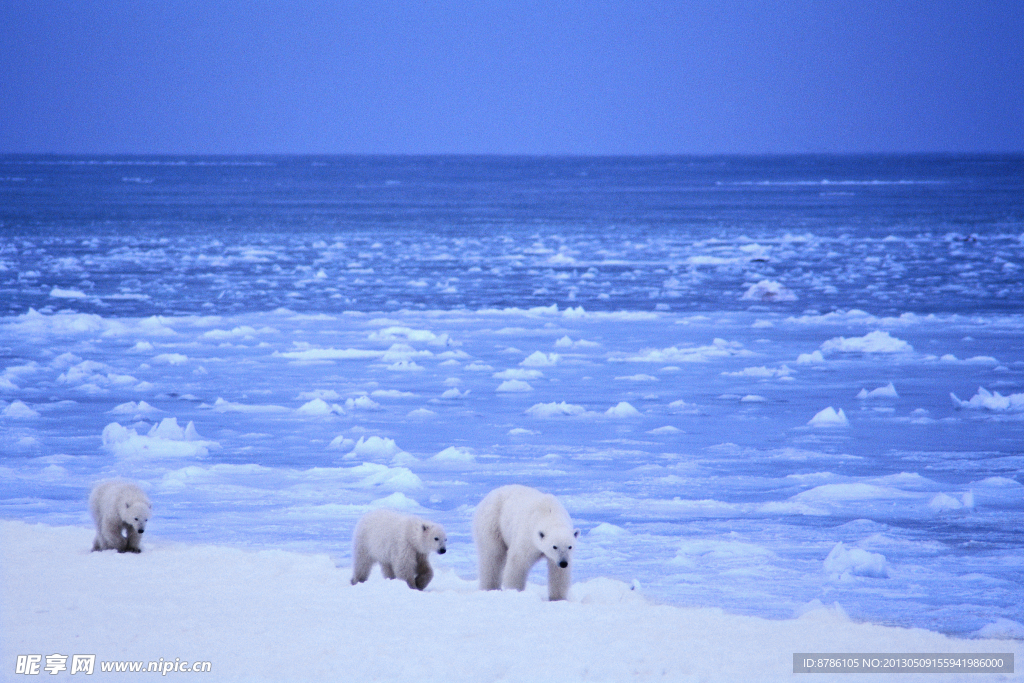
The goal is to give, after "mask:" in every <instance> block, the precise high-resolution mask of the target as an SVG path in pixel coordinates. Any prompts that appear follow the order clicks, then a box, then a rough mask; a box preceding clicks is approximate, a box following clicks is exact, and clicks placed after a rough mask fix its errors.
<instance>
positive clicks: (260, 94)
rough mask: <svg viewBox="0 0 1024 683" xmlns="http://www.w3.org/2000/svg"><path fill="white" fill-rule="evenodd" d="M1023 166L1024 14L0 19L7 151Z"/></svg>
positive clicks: (932, 6)
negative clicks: (932, 157) (889, 157)
mask: <svg viewBox="0 0 1024 683" xmlns="http://www.w3.org/2000/svg"><path fill="white" fill-rule="evenodd" d="M912 151H929V152H933V151H948V152H962V151H994V152H998V151H1024V3H1022V2H1020V1H1019V0H1014V1H1012V2H994V1H988V0H976V1H975V2H949V1H946V0H920V1H919V0H907V1H901V0H890V1H888V2H883V1H881V0H879V1H864V0H860V1H859V0H847V1H845V2H841V1H839V0H820V1H817V0H778V1H776V2H769V1H761V2H756V1H753V0H751V1H748V2H739V1H734V0H718V1H714V2H712V1H705V0H678V1H676V2H661V1H660V0H645V1H643V2H625V1H623V2H599V1H593V2H590V1H587V0H577V1H576V2H561V1H559V0H548V1H546V2H517V1H516V0H506V1H505V2H495V1H494V0H478V1H476V2H467V1H463V0H449V1H447V2H444V3H440V2H429V1H427V0H421V1H419V2H416V1H413V0H396V1H395V2H387V3H381V2H368V1H366V0H364V1H363V2H348V1H344V0H334V1H333V2H313V1H302V0H293V1H292V2H286V1H280V2H279V1H276V0H270V1H263V0H250V1H248V2H232V1H229V0H225V1H223V2H216V3H211V2H205V3H204V2H200V1H198V0H192V1H191V2H185V1H181V0H162V1H156V0H133V1H125V0H109V1H104V2H95V1H89V2H84V1H81V0H65V1H63V2H57V1H53V0H33V1H32V2H24V1H20V0H0V153H5V152H54V153H103V152H106V153H328V154H329V153H499V154H517V153H525V154H650V153H656V154H657V153H661V154H665V153H667V154H674V153H681V154H691V153H692V154H714V153H791V152H912Z"/></svg>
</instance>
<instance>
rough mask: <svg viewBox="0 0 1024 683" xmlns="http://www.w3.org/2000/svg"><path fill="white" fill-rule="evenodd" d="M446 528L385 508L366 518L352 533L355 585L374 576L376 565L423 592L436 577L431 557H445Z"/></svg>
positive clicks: (353, 582) (367, 514)
mask: <svg viewBox="0 0 1024 683" xmlns="http://www.w3.org/2000/svg"><path fill="white" fill-rule="evenodd" d="M447 543H448V536H447V535H446V534H445V532H444V527H443V526H441V525H440V524H435V523H434V522H428V521H427V520H425V519H420V518H419V517H414V516H413V515H405V514H402V513H400V512H396V511H394V510H387V509H384V508H381V509H379V510H373V511H372V512H367V513H366V514H365V515H363V517H362V519H360V520H359V522H358V523H357V524H356V529H355V532H354V533H353V534H352V585H353V586H354V585H355V584H357V583H362V582H363V581H366V579H367V578H368V577H369V576H370V570H371V569H373V565H374V563H380V569H381V571H382V572H383V573H384V576H385V577H386V578H389V579H394V578H399V579H402V580H403V581H405V582H406V583H407V584H409V588H416V589H418V590H423V589H424V588H426V587H427V584H429V583H430V580H431V579H432V578H434V570H433V569H432V568H431V566H430V562H429V560H428V557H427V556H428V555H429V554H430V552H431V551H437V553H438V554H439V555H444V553H445V550H446V547H445V546H446V545H447Z"/></svg>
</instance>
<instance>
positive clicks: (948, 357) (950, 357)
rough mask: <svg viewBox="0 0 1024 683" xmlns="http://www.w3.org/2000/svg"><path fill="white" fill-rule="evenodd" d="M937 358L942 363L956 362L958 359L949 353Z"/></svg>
mask: <svg viewBox="0 0 1024 683" xmlns="http://www.w3.org/2000/svg"><path fill="white" fill-rule="evenodd" d="M939 360H941V361H942V362H943V363H956V362H957V361H958V360H960V359H959V358H957V357H956V356H954V355H953V354H951V353H947V354H944V355H943V356H942V357H941V358H939Z"/></svg>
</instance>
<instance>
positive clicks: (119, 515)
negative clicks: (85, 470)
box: [89, 479, 153, 553]
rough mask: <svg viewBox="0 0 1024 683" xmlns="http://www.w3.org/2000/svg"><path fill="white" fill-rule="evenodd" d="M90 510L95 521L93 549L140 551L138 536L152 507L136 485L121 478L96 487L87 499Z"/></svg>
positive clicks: (104, 482) (143, 529)
mask: <svg viewBox="0 0 1024 683" xmlns="http://www.w3.org/2000/svg"><path fill="white" fill-rule="evenodd" d="M89 510H90V511H91V512H92V518H93V520H94V521H95V522H96V540H95V541H93V543H92V549H93V550H107V549H109V548H113V549H114V550H117V552H119V553H123V552H132V553H139V552H142V549H141V548H140V547H139V541H140V540H141V539H140V536H141V534H143V533H144V532H145V531H146V522H148V521H149V516H150V514H152V510H153V506H152V505H151V504H150V502H149V498H148V497H146V493H145V492H144V491H143V490H142V489H140V488H139V487H138V486H137V485H135V484H133V483H132V482H130V481H122V480H120V479H111V480H110V481H103V482H100V483H99V484H96V486H95V487H94V488H93V490H92V495H90V496H89Z"/></svg>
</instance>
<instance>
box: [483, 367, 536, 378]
mask: <svg viewBox="0 0 1024 683" xmlns="http://www.w3.org/2000/svg"><path fill="white" fill-rule="evenodd" d="M491 376H492V377H494V379H523V380H529V379H540V378H541V377H543V376H544V373H543V372H541V371H540V370H524V369H522V368H509V369H508V370H502V371H501V372H496V373H494V374H493V375H491Z"/></svg>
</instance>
